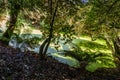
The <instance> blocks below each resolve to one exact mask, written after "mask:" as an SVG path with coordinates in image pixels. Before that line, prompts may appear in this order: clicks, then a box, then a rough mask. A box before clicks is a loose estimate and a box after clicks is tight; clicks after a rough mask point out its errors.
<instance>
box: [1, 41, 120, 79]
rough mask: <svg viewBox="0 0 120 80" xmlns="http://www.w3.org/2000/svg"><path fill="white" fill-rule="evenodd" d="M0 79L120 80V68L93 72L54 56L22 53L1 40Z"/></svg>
mask: <svg viewBox="0 0 120 80" xmlns="http://www.w3.org/2000/svg"><path fill="white" fill-rule="evenodd" d="M0 80H120V70H119V69H118V68H116V69H99V70H97V71H96V72H93V73H91V72H88V71H86V70H85V69H84V68H79V69H75V68H71V67H69V66H68V65H65V64H62V63H59V62H58V61H56V60H54V59H53V58H52V57H48V58H47V59H46V60H39V59H38V57H37V54H36V53H33V52H25V53H22V52H20V51H19V50H15V49H13V48H11V47H9V46H7V45H5V44H3V43H2V42H0Z"/></svg>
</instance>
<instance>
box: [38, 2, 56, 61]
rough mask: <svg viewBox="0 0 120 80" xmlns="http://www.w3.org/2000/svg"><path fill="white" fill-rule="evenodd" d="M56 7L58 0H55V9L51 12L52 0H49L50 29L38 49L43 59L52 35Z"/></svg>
mask: <svg viewBox="0 0 120 80" xmlns="http://www.w3.org/2000/svg"><path fill="white" fill-rule="evenodd" d="M57 8H58V0H57V2H56V6H55V10H54V12H53V7H52V0H50V14H51V19H50V30H49V36H48V38H47V39H46V40H45V41H44V42H43V43H42V45H41V47H40V51H39V57H40V59H45V58H46V53H47V50H48V47H49V45H50V42H51V39H52V37H53V26H54V20H55V16H56V13H57Z"/></svg>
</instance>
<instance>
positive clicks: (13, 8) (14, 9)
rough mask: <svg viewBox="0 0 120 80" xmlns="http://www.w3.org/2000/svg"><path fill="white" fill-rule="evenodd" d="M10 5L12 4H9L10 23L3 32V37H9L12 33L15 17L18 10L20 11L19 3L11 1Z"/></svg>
mask: <svg viewBox="0 0 120 80" xmlns="http://www.w3.org/2000/svg"><path fill="white" fill-rule="evenodd" d="M11 5H12V6H11V12H10V23H9V26H8V29H7V30H6V31H5V33H4V34H3V37H5V38H7V39H10V38H11V36H12V34H13V31H14V29H15V24H16V22H17V17H18V14H19V11H20V5H19V4H17V3H15V4H12V3H11ZM7 44H8V43H7Z"/></svg>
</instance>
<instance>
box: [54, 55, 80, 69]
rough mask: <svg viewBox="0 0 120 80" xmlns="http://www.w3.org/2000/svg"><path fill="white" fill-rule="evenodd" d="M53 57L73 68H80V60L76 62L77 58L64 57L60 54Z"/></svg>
mask: <svg viewBox="0 0 120 80" xmlns="http://www.w3.org/2000/svg"><path fill="white" fill-rule="evenodd" d="M52 57H53V58H55V59H56V60H58V61H59V62H61V63H64V64H67V65H69V66H71V67H75V68H79V67H80V63H79V61H78V60H76V59H75V58H72V57H69V56H63V55H60V54H57V53H56V54H52Z"/></svg>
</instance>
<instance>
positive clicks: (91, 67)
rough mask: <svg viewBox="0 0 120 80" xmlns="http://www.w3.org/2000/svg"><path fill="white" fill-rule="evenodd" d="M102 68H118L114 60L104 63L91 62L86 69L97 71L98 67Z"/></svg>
mask: <svg viewBox="0 0 120 80" xmlns="http://www.w3.org/2000/svg"><path fill="white" fill-rule="evenodd" d="M100 68H116V65H115V64H114V63H113V62H108V64H104V63H101V62H90V63H89V64H88V65H87V66H86V67H85V69H86V70H88V71H90V72H95V71H96V70H97V69H100Z"/></svg>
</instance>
